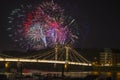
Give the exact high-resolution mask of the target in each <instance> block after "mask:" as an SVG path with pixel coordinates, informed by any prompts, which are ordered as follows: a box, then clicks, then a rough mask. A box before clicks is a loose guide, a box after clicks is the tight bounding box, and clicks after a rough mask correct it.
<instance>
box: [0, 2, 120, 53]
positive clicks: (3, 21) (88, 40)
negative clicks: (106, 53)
mask: <svg viewBox="0 0 120 80" xmlns="http://www.w3.org/2000/svg"><path fill="white" fill-rule="evenodd" d="M54 1H55V2H56V3H57V4H58V5H60V6H61V7H62V8H64V9H65V11H66V12H67V13H68V14H69V15H71V16H72V17H73V18H75V19H76V20H77V21H78V24H79V25H80V31H81V32H80V34H81V36H80V40H79V44H78V45H79V46H78V47H80V48H106V47H107V48H120V37H119V36H120V23H119V21H120V20H119V19H120V17H119V15H120V13H119V10H120V9H119V4H118V2H117V1H114V0H113V1H109V0H108V1H104V0H103V1H101V0H99V1H97V0H92V1H91V0H54ZM39 2H41V0H0V51H2V50H17V49H18V48H15V47H14V46H15V45H16V44H15V43H14V42H13V41H12V40H11V39H10V38H9V37H8V32H7V31H6V29H7V27H8V16H9V15H10V13H11V11H12V10H14V9H15V8H17V7H19V6H20V5H21V4H24V5H25V4H28V3H31V4H37V3H39Z"/></svg>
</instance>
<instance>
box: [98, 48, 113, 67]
mask: <svg viewBox="0 0 120 80" xmlns="http://www.w3.org/2000/svg"><path fill="white" fill-rule="evenodd" d="M100 64H101V66H112V65H113V54H112V51H111V50H110V49H109V48H105V49H104V52H101V53H100Z"/></svg>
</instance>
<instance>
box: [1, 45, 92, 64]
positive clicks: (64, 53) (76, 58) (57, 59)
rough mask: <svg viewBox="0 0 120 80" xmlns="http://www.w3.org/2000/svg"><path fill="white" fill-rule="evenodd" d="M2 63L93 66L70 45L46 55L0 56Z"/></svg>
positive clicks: (57, 47) (58, 47)
mask: <svg viewBox="0 0 120 80" xmlns="http://www.w3.org/2000/svg"><path fill="white" fill-rule="evenodd" d="M16 54H17V53H16ZM0 61H4V62H22V63H23V62H29V63H30V62H31V63H53V64H54V65H55V66H56V64H65V65H68V64H70V65H80V66H81V65H82V66H92V65H91V63H90V61H88V60H87V59H86V58H84V57H83V56H82V55H80V53H78V52H77V51H76V50H75V49H73V48H71V47H70V46H68V45H66V46H64V47H63V46H62V47H60V46H58V45H56V46H55V48H54V49H52V50H50V51H47V52H45V53H38V54H37V55H30V56H24V57H13V56H8V55H5V54H0Z"/></svg>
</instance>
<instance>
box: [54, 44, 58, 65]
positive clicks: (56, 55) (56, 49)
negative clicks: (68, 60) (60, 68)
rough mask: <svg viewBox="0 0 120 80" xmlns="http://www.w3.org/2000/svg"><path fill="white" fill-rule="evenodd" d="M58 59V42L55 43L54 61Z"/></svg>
mask: <svg viewBox="0 0 120 80" xmlns="http://www.w3.org/2000/svg"><path fill="white" fill-rule="evenodd" d="M57 59H58V44H56V45H55V61H57ZM54 67H56V63H55V64H54Z"/></svg>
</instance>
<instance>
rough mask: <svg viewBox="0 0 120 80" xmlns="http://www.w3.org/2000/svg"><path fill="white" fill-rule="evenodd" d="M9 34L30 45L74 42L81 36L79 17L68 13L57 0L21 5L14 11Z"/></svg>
mask: <svg viewBox="0 0 120 80" xmlns="http://www.w3.org/2000/svg"><path fill="white" fill-rule="evenodd" d="M8 18H9V24H10V26H9V27H8V28H7V30H8V31H9V37H11V38H12V40H14V41H15V42H16V43H18V44H19V45H20V46H21V47H22V48H26V49H42V48H45V47H54V46H55V44H59V45H65V44H66V43H67V42H70V43H71V44H73V43H74V42H75V40H76V39H77V38H78V36H77V34H76V31H75V28H74V27H77V26H74V24H75V19H72V18H71V17H69V16H66V15H65V13H64V9H62V8H61V7H60V6H59V5H58V4H56V3H54V2H53V1H50V2H42V3H41V4H39V5H37V6H32V5H27V6H23V5H21V7H20V8H18V9H15V10H13V11H12V13H11V14H10V17H8Z"/></svg>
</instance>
